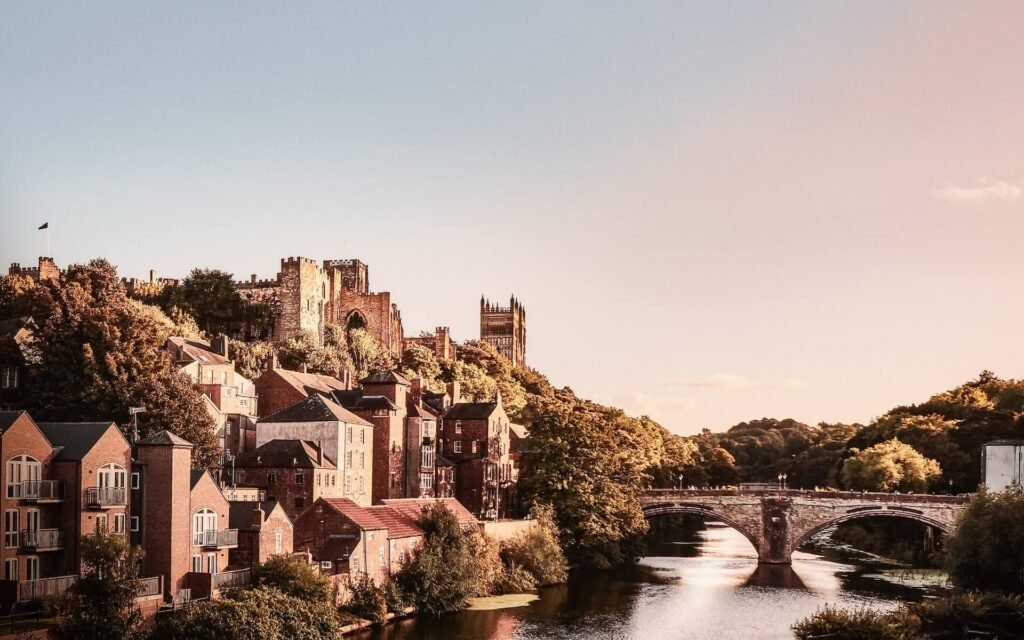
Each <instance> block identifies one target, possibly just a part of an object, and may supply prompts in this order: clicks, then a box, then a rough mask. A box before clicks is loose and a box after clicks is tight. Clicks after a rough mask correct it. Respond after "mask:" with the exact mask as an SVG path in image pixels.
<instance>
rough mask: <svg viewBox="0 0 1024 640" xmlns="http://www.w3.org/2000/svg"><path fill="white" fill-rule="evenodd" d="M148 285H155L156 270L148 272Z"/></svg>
mask: <svg viewBox="0 0 1024 640" xmlns="http://www.w3.org/2000/svg"><path fill="white" fill-rule="evenodd" d="M149 284H156V269H150V270H149Z"/></svg>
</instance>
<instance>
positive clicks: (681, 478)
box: [679, 473, 683, 491]
mask: <svg viewBox="0 0 1024 640" xmlns="http://www.w3.org/2000/svg"><path fill="white" fill-rule="evenodd" d="M679 490H680V491H682V490H683V474H681V473H680V474H679Z"/></svg>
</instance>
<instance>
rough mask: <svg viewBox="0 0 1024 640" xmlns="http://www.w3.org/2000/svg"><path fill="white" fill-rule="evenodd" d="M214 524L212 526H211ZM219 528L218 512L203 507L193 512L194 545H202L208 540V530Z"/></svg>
mask: <svg viewBox="0 0 1024 640" xmlns="http://www.w3.org/2000/svg"><path fill="white" fill-rule="evenodd" d="M211 525H212V526H211ZM216 530H217V512H216V511H214V510H213V509H210V508H209V507H203V508H202V509H198V510H196V511H195V512H193V513H192V546H193V547H201V546H203V544H204V543H205V542H206V532H207V531H216Z"/></svg>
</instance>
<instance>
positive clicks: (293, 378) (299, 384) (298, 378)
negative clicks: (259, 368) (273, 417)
mask: <svg viewBox="0 0 1024 640" xmlns="http://www.w3.org/2000/svg"><path fill="white" fill-rule="evenodd" d="M254 384H255V387H256V394H257V395H258V396H259V399H260V405H259V415H260V416H269V415H270V414H272V413H276V412H278V411H280V410H281V409H284V408H285V407H289V406H291V405H293V404H295V403H296V402H298V401H300V400H303V399H305V398H307V397H309V396H310V394H321V395H324V396H330V395H331V393H333V392H335V391H345V390H346V389H348V384H347V383H345V382H344V381H342V380H339V379H337V378H334V377H332V376H325V375H321V374H318V373H306V372H305V371H304V370H300V371H292V370H290V369H282V368H280V367H279V366H278V365H277V357H276V356H275V357H272V358H270V359H269V360H268V361H267V368H266V371H264V372H263V374H262V375H260V377H259V378H256V381H255V383H254Z"/></svg>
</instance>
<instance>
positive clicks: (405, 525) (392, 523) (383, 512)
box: [366, 504, 423, 538]
mask: <svg viewBox="0 0 1024 640" xmlns="http://www.w3.org/2000/svg"><path fill="white" fill-rule="evenodd" d="M366 510H367V511H369V512H371V513H372V514H373V515H374V516H376V518H377V519H378V520H380V521H381V522H383V523H384V524H386V525H387V527H388V538H414V537H416V536H422V535H423V529H420V528H419V527H418V526H417V525H416V522H415V521H414V520H413V519H412V518H410V517H409V516H408V515H406V514H404V513H402V512H400V511H398V510H397V509H393V508H391V507H390V506H388V505H386V504H380V505H376V506H373V507H367V508H366Z"/></svg>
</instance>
